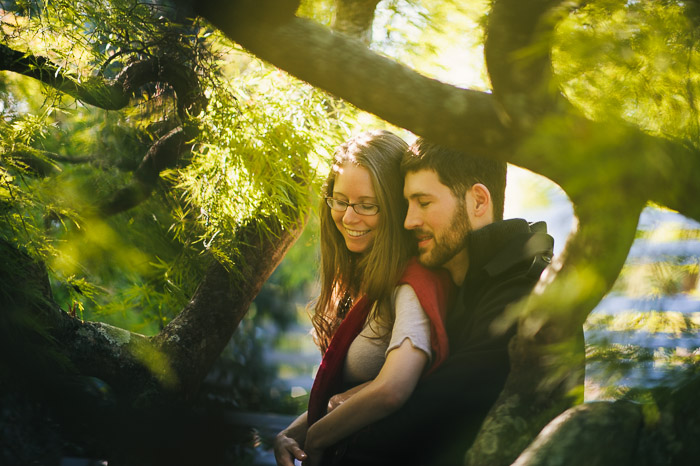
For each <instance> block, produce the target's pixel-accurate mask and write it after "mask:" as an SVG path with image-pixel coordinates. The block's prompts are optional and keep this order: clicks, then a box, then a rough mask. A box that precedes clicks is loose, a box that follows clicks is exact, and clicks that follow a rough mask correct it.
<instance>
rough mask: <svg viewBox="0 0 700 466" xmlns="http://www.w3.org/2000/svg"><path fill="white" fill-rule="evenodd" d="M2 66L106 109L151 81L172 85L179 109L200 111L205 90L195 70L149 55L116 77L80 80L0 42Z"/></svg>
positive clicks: (126, 101) (122, 104)
mask: <svg viewBox="0 0 700 466" xmlns="http://www.w3.org/2000/svg"><path fill="white" fill-rule="evenodd" d="M0 70H5V71H12V72H15V73H19V74H22V75H24V76H28V77H30V78H34V79H36V80H38V81H41V82H42V83H44V84H46V85H48V86H51V87H53V88H55V89H56V90H58V91H61V92H63V93H65V94H68V95H70V96H72V97H74V98H76V99H78V100H80V101H82V102H85V103H86V104H88V105H92V106H95V107H98V108H103V109H105V110H119V109H122V108H124V107H126V106H127V105H129V100H130V98H131V95H132V94H133V93H134V92H135V91H136V90H137V89H138V88H139V87H141V86H143V85H144V84H147V83H151V82H162V83H166V84H168V85H170V86H171V87H172V88H173V89H174V91H175V93H176V94H177V96H178V101H179V103H178V112H179V113H181V116H182V115H183V114H184V112H185V111H189V112H190V113H194V114H196V113H199V111H200V110H201V108H202V105H203V103H204V102H205V101H204V100H203V94H202V92H201V90H200V89H199V86H198V80H197V78H196V76H195V74H194V72H193V71H192V70H191V69H189V68H187V67H185V66H182V65H180V64H178V63H176V62H174V61H172V60H164V59H163V60H161V59H160V58H158V57H156V58H150V59H147V60H140V61H136V62H134V63H132V64H130V65H128V66H126V67H125V68H124V69H123V70H122V71H121V72H120V73H119V74H118V75H117V77H116V78H115V79H113V80H105V79H102V78H99V77H95V78H90V79H89V80H87V81H85V82H80V80H79V78H78V77H76V76H72V75H70V74H69V73H66V72H65V70H64V69H63V68H62V67H60V66H58V65H56V64H54V63H53V62H51V61H50V60H49V59H47V58H45V57H40V56H35V55H32V54H30V53H24V52H20V51H17V50H14V49H12V48H10V47H8V46H7V45H5V44H0Z"/></svg>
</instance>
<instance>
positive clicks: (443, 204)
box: [330, 139, 553, 465]
mask: <svg viewBox="0 0 700 466" xmlns="http://www.w3.org/2000/svg"><path fill="white" fill-rule="evenodd" d="M402 170H403V172H404V175H405V185H404V196H405V198H406V200H407V201H408V212H407V214H406V220H405V223H404V226H405V227H406V228H407V229H408V230H411V231H413V232H414V233H415V236H416V239H417V241H418V259H419V261H420V262H421V263H422V264H424V265H426V266H430V267H437V266H441V267H444V268H445V269H447V270H448V271H449V272H450V274H451V276H452V279H453V281H454V282H455V284H456V285H458V286H459V288H458V292H457V296H456V297H455V299H454V301H453V305H452V307H451V308H450V309H449V310H448V312H447V318H446V328H447V333H448V337H449V342H450V356H449V357H448V359H447V360H446V361H445V362H444V363H443V364H442V366H440V367H439V368H438V369H437V370H436V371H434V372H433V373H431V374H430V375H429V376H427V377H425V378H424V379H423V380H422V381H421V382H420V383H419V384H418V386H417V387H416V389H415V391H414V393H413V395H412V396H411V398H410V399H409V401H408V402H407V403H406V404H405V405H404V406H403V407H402V408H400V409H399V410H398V411H396V412H395V413H394V414H392V415H390V416H389V417H387V418H385V419H382V420H381V421H379V422H377V423H375V424H373V425H370V426H368V427H366V428H365V429H363V430H362V431H360V432H359V433H357V434H355V435H353V436H352V437H351V438H349V439H347V440H346V441H344V442H342V443H341V444H340V445H338V446H337V448H335V449H334V450H333V451H332V454H333V456H334V459H332V460H331V461H330V463H331V464H342V465H345V464H462V463H463V458H464V453H465V452H466V450H467V449H468V448H469V445H470V444H471V443H472V442H473V440H474V437H475V435H476V433H477V432H478V430H479V427H480V426H481V423H482V422H483V420H484V418H485V416H486V414H487V413H488V411H489V409H490V407H491V406H492V404H493V403H494V402H495V400H496V398H497V397H498V395H499V393H500V391H501V389H502V388H503V384H504V383H505V380H506V378H507V376H508V372H509V368H510V365H509V358H508V342H509V340H510V339H511V337H512V336H513V335H514V334H515V331H516V328H515V321H513V322H507V321H505V319H506V316H504V311H505V310H506V308H507V306H508V305H510V304H512V303H514V302H517V301H519V300H520V299H521V298H523V297H525V296H526V295H528V294H529V293H530V291H531V290H532V288H533V287H534V285H535V283H537V281H538V279H539V276H540V274H541V272H542V271H543V270H544V268H545V267H546V266H547V264H549V262H550V261H551V257H552V246H553V239H552V238H551V237H550V236H549V235H547V234H546V227H545V226H544V224H543V223H539V224H534V225H530V224H528V223H527V222H526V221H525V220H522V219H511V220H505V221H504V220H503V205H504V196H505V183H506V165H505V163H502V162H497V161H492V160H488V159H484V158H479V157H472V156H468V155H466V154H463V153H460V152H458V151H455V150H451V149H447V148H444V147H440V146H438V145H435V144H432V143H429V142H427V141H425V140H422V139H419V140H418V141H416V143H414V144H413V145H412V146H411V147H410V148H409V151H408V153H407V155H406V156H405V157H404V161H403V163H402Z"/></svg>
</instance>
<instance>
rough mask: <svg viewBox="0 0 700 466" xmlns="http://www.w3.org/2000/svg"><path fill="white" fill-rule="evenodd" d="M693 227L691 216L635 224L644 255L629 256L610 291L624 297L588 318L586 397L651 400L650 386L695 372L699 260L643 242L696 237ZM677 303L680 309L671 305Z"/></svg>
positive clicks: (673, 383) (681, 380)
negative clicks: (661, 251) (682, 219)
mask: <svg viewBox="0 0 700 466" xmlns="http://www.w3.org/2000/svg"><path fill="white" fill-rule="evenodd" d="M699 233H700V228H697V227H696V226H695V225H694V224H693V223H690V222H688V223H682V222H664V223H660V224H659V223H657V222H653V223H650V224H649V225H646V226H644V227H642V228H640V229H639V230H638V232H637V239H636V242H637V243H638V244H640V242H641V243H642V246H641V247H639V250H641V251H642V252H641V254H646V255H642V256H639V257H633V258H631V259H629V260H628V261H627V264H626V265H625V267H624V268H623V270H622V273H621V274H620V276H619V278H618V280H617V281H616V283H615V285H614V287H613V290H612V291H611V293H610V295H609V296H610V297H611V298H612V299H616V298H627V299H622V300H621V301H620V302H621V303H625V304H619V305H618V307H617V308H616V309H615V310H614V313H611V314H608V313H606V312H605V311H600V312H594V313H592V314H591V315H590V316H589V317H588V320H587V321H586V325H585V331H586V334H587V341H586V343H587V354H586V359H587V364H588V368H587V370H588V379H589V384H590V385H589V387H588V388H587V389H588V390H589V391H590V393H589V394H588V398H589V399H593V398H621V397H628V398H631V399H635V400H638V401H642V402H648V403H649V406H650V407H653V406H654V402H653V401H650V400H652V398H653V397H655V396H656V395H652V394H650V390H651V392H652V393H656V392H658V391H659V390H665V389H674V390H675V388H676V387H680V386H681V385H683V384H685V383H686V382H688V381H689V380H690V379H692V378H693V377H695V376H696V375H697V370H698V368H699V367H700V349H699V347H700V340H699V339H698V335H700V307H698V303H700V301H698V295H699V294H700V286H698V270H699V269H698V267H699V265H700V262H699V261H698V259H697V257H690V258H689V257H686V256H685V255H659V254H656V253H653V252H646V249H645V247H648V246H649V245H659V244H661V245H678V244H682V243H683V242H691V243H694V242H695V241H696V238H697V235H698V234H699ZM652 251H653V250H652ZM679 251H680V252H682V251H684V249H682V248H680V249H679ZM638 254H640V253H638ZM679 302H680V303H681V304H682V306H683V308H684V310H682V311H681V310H676V308H677V306H678V305H679V304H678V303H679ZM623 305H624V306H626V307H621V306H623ZM693 308H696V310H695V311H693ZM664 387H666V388H664ZM645 393H646V395H645ZM649 397H651V398H649ZM649 409H651V408H649Z"/></svg>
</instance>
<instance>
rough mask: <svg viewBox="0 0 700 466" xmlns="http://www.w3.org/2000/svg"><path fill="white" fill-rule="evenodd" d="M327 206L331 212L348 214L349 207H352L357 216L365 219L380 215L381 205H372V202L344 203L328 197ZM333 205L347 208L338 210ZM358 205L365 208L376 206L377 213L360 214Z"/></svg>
mask: <svg viewBox="0 0 700 466" xmlns="http://www.w3.org/2000/svg"><path fill="white" fill-rule="evenodd" d="M325 199H326V204H327V205H328V207H329V208H330V209H331V210H335V211H336V212H346V211H347V210H348V207H352V210H354V211H355V213H356V214H357V215H362V216H365V217H373V216H375V215H377V214H378V213H379V204H372V203H371V202H347V201H342V200H340V199H336V198H334V197H330V196H328V197H326V198H325ZM333 203H339V204H340V205H342V206H345V207H344V208H343V209H342V210H341V209H336V208H335V207H333V205H332V204H333ZM358 205H365V206H374V207H376V208H377V211H376V212H374V213H373V214H364V213H362V212H358V211H357V208H356V206H358Z"/></svg>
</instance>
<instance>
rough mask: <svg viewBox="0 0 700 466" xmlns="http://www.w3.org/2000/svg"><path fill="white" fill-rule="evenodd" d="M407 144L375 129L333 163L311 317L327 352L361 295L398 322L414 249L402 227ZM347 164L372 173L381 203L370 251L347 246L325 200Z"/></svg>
mask: <svg viewBox="0 0 700 466" xmlns="http://www.w3.org/2000/svg"><path fill="white" fill-rule="evenodd" d="M407 148H408V146H407V144H406V143H405V142H404V141H403V139H401V138H400V137H398V136H396V135H395V134H393V133H391V132H389V131H386V130H374V131H368V132H365V133H362V134H359V135H357V136H355V137H353V138H352V139H350V140H348V141H347V142H345V143H344V144H342V145H341V146H339V147H338V148H337V149H336V151H335V156H334V162H333V167H332V169H331V172H330V174H329V176H328V179H327V180H326V183H325V184H324V186H323V189H322V193H321V203H322V204H321V209H320V220H321V293H320V294H319V296H318V299H317V300H316V301H315V304H314V306H313V307H314V313H313V316H312V318H311V322H312V324H313V326H314V330H315V341H316V344H318V346H319V347H320V349H321V351H322V352H323V353H325V351H326V349H327V348H328V344H329V343H330V339H331V337H332V336H333V334H334V333H335V331H336V329H337V328H338V326H339V325H340V322H342V320H343V318H344V317H345V314H346V313H347V311H348V310H349V309H350V307H351V305H352V303H353V302H354V301H356V300H357V299H358V298H359V297H361V296H362V295H366V296H367V297H368V299H369V300H370V302H371V303H377V306H376V307H375V310H374V311H373V312H375V313H376V314H378V315H381V316H382V317H388V319H389V320H393V312H392V309H391V305H390V297H391V293H392V292H393V290H394V287H395V286H396V282H397V281H398V279H399V278H400V276H401V274H402V273H403V269H404V267H405V265H406V261H407V259H408V257H409V256H410V254H411V253H412V252H413V249H412V248H414V247H415V246H413V241H411V239H410V236H409V233H408V232H407V231H406V230H404V228H403V222H404V218H405V217H406V202H405V200H404V198H403V176H402V175H401V171H400V166H401V158H402V157H403V154H404V153H405V152H406V150H407ZM345 164H354V165H357V166H360V167H363V168H366V169H367V170H368V171H369V173H370V176H371V178H372V186H373V188H374V192H375V195H376V197H377V203H378V204H379V214H378V215H380V218H379V222H378V226H377V230H376V235H375V238H374V241H373V243H372V246H371V248H370V249H369V251H367V252H365V253H362V254H357V253H353V252H350V251H349V250H348V249H347V247H346V245H345V241H344V239H343V236H342V234H341V233H340V232H339V231H338V228H337V227H336V225H335V223H334V221H333V218H332V216H331V211H330V208H329V207H328V206H327V205H326V204H325V197H328V196H332V195H333V186H334V184H335V179H336V177H337V175H338V171H339V169H340V167H341V166H343V165H345ZM374 317H376V316H374Z"/></svg>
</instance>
